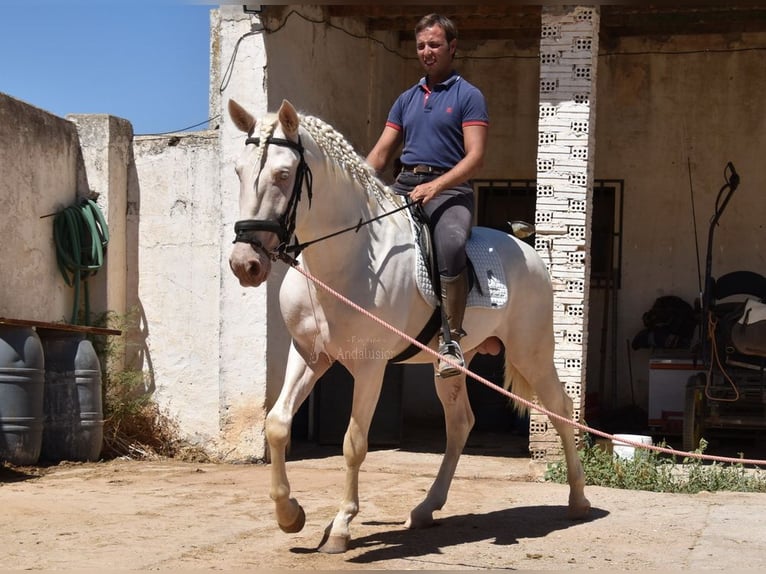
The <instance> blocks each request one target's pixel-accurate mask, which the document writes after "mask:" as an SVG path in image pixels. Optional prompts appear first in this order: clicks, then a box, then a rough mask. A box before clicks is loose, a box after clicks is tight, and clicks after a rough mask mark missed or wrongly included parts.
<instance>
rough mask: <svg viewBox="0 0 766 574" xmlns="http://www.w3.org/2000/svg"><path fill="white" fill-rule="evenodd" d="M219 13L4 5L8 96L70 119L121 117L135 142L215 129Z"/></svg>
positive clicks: (3, 77)
mask: <svg viewBox="0 0 766 574" xmlns="http://www.w3.org/2000/svg"><path fill="white" fill-rule="evenodd" d="M217 5H218V2H215V3H213V2H211V3H209V4H208V3H205V2H204V1H202V0H123V1H118V0H0V23H1V24H2V26H1V28H0V29H1V31H0V92H3V93H5V94H7V95H9V96H12V97H14V98H17V99H19V100H23V101H25V102H27V103H29V104H32V105H34V106H36V107H39V108H42V109H44V110H47V111H49V112H51V113H53V114H55V115H57V116H61V117H64V116H66V115H67V114H70V113H77V114H79V113H85V114H90V113H94V114H111V115H114V116H118V117H121V118H124V119H126V120H129V121H130V122H131V123H132V124H133V131H134V133H136V134H147V133H162V132H168V131H177V130H182V129H185V128H187V127H189V126H192V125H195V124H199V123H201V122H206V120H207V119H208V116H209V112H208V86H209V77H210V72H209V65H210V55H209V52H210V47H209V41H210V40H209V39H210V29H209V28H210V10H211V9H213V8H215V7H217ZM206 127H207V126H206V124H203V125H201V126H199V127H197V128H194V129H205V128H206Z"/></svg>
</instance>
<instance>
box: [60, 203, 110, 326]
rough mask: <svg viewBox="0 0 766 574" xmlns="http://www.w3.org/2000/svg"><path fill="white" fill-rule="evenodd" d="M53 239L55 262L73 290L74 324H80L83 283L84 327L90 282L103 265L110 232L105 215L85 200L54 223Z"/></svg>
mask: <svg viewBox="0 0 766 574" xmlns="http://www.w3.org/2000/svg"><path fill="white" fill-rule="evenodd" d="M53 238H54V241H55V243H56V262H57V263H58V267H59V271H61V275H62V277H64V281H66V284H67V285H69V286H70V287H74V303H73V305H72V320H71V323H72V324H73V325H76V324H77V323H78V320H77V319H78V310H79V307H80V287H81V284H82V283H84V285H85V286H84V292H85V313H84V318H85V324H88V322H89V321H90V294H89V292H88V279H89V278H90V277H92V276H93V275H95V274H96V273H97V272H98V270H99V269H101V266H102V265H103V264H104V254H105V252H106V245H107V243H109V229H108V228H107V225H106V220H105V219H104V215H103V213H101V210H100V209H99V207H98V205H96V202H95V201H92V200H90V199H84V200H82V201H81V202H80V203H78V204H77V205H72V206H70V207H67V208H66V209H64V210H63V211H60V212H58V213H57V214H56V217H55V218H54V219H53Z"/></svg>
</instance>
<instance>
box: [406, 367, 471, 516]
mask: <svg viewBox="0 0 766 574" xmlns="http://www.w3.org/2000/svg"><path fill="white" fill-rule="evenodd" d="M472 357H473V355H472V354H471V355H466V357H465V364H466V365H468V364H470V361H471V358H472ZM434 378H435V384H436V394H437V396H438V397H439V400H440V401H441V403H442V407H443V408H444V423H445V426H446V433H447V444H446V447H445V450H444V457H443V458H442V462H441V465H440V466H439V472H438V473H437V475H436V479H435V480H434V482H433V484H432V485H431V488H430V489H428V494H426V497H425V498H424V499H423V501H422V502H421V503H420V504H418V505H417V506H416V507H415V508H413V509H412V511H411V512H410V516H409V518H408V519H407V522H406V523H405V527H406V528H425V527H427V526H431V525H432V524H433V521H434V519H433V513H434V511H436V510H441V508H442V507H443V506H444V503H445V502H447V494H448V493H449V489H450V486H451V484H452V479H453V477H454V476H455V470H456V469H457V463H458V460H460V455H461V454H462V453H463V448H464V447H465V443H466V441H467V440H468V435H469V434H470V432H471V429H472V428H473V424H474V421H475V419H474V415H473V411H472V410H471V403H470V401H469V400H468V393H467V391H466V386H465V375H464V374H462V373H461V374H459V375H457V376H454V377H450V378H448V379H442V378H440V377H438V376H435V377H434Z"/></svg>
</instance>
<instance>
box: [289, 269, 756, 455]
mask: <svg viewBox="0 0 766 574" xmlns="http://www.w3.org/2000/svg"><path fill="white" fill-rule="evenodd" d="M291 263H292V266H293V267H294V268H295V269H296V270H297V271H298V272H299V273H301V274H302V275H303V276H304V277H306V278H307V279H309V280H310V281H313V282H314V283H315V284H317V285H319V286H320V287H321V288H322V289H324V290H325V291H327V292H328V293H330V294H331V295H334V296H335V297H337V298H338V299H339V300H341V301H342V302H343V303H345V304H346V305H348V306H349V307H351V308H353V309H356V310H357V311H359V312H360V313H362V314H363V315H365V316H367V317H369V318H370V319H372V320H373V321H375V322H376V323H378V324H379V325H382V326H383V327H385V328H386V329H388V330H389V331H391V332H392V333H395V334H396V335H399V336H400V337H401V338H403V339H405V340H406V341H408V342H409V343H410V344H412V345H415V346H416V347H418V348H419V349H421V350H422V351H425V352H426V353H430V354H431V355H433V356H434V357H435V358H437V359H441V360H443V361H445V362H447V363H449V364H450V365H452V366H453V367H455V368H457V369H459V370H460V371H461V372H462V373H464V374H465V375H468V376H470V377H472V378H474V379H476V380H477V381H479V382H480V383H482V384H483V385H485V386H487V387H489V388H490V389H492V390H494V391H497V392H498V393H500V394H501V395H505V396H506V397H508V398H510V399H513V400H515V401H517V402H519V403H521V404H523V405H525V406H526V407H527V408H530V409H534V410H537V411H539V412H541V413H543V414H545V415H547V416H548V417H550V418H552V419H556V420H560V421H562V422H564V423H566V424H568V425H572V426H574V427H575V428H577V429H579V430H581V431H584V432H587V433H590V434H594V435H597V436H600V437H602V438H606V439H610V440H613V439H615V437H614V435H610V434H609V433H605V432H602V431H600V430H598V429H594V428H591V427H589V426H587V425H584V424H582V423H578V422H577V421H573V420H572V419H570V418H567V417H563V416H561V415H558V414H556V413H554V412H551V411H549V410H548V409H546V408H544V407H541V406H540V405H537V404H535V403H533V402H531V401H528V400H526V399H524V398H522V397H519V396H517V395H515V394H513V393H512V392H510V391H508V390H506V389H504V388H502V387H499V386H497V385H496V384H494V383H493V382H491V381H488V380H487V379H485V378H484V377H481V376H479V375H477V374H475V373H473V372H471V371H470V370H468V369H466V368H465V367H464V366H462V365H459V364H458V363H456V362H454V361H452V360H451V359H450V358H449V357H442V356H440V355H439V354H438V353H437V352H436V351H434V350H433V349H431V348H430V347H428V346H426V345H424V344H423V343H421V342H420V341H417V340H416V339H413V338H412V337H410V336H409V335H407V334H406V333H405V332H404V331H401V330H399V329H397V328H396V327H394V326H393V325H389V324H388V323H386V322H385V321H383V320H382V319H380V318H378V317H376V316H375V315H373V314H372V313H370V312H369V311H368V310H367V309H364V308H362V307H360V306H359V305H357V304H356V303H354V302H353V301H351V300H350V299H348V298H346V297H344V296H343V295H342V294H340V293H338V292H337V291H335V290H334V289H332V287H330V286H329V285H327V284H326V283H324V282H322V281H321V280H320V279H318V278H316V277H314V276H313V275H312V274H311V273H310V272H308V271H306V270H305V269H303V268H302V267H301V266H300V265H299V264H298V263H297V261H296V260H294V259H293V260H291ZM617 440H618V441H619V442H620V443H621V444H622V443H624V444H628V445H631V446H634V447H637V448H645V449H648V450H654V451H657V452H661V453H664V454H669V455H673V456H682V457H685V458H697V459H705V460H712V461H717V462H726V463H731V464H752V465H755V466H766V460H758V459H749V458H733V457H725V456H712V455H706V454H703V453H701V452H685V451H681V450H676V449H673V448H667V447H660V446H654V445H646V444H642V443H639V442H636V441H632V440H629V439H625V438H623V437H620V438H619V439H617Z"/></svg>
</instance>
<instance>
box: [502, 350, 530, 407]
mask: <svg viewBox="0 0 766 574" xmlns="http://www.w3.org/2000/svg"><path fill="white" fill-rule="evenodd" d="M509 354H510V353H506V354H505V377H504V383H503V388H505V390H506V391H510V392H512V393H513V394H514V395H516V396H518V397H521V398H522V399H525V400H527V401H530V402H532V400H533V399H534V398H535V392H534V390H533V389H532V385H530V384H529V381H527V379H526V378H525V377H524V375H522V374H521V373H520V372H519V370H518V369H517V368H516V366H515V365H514V364H513V363H512V362H511V361H510V360H509V359H508V355H509ZM513 407H514V409H515V410H516V412H517V413H519V414H520V415H522V416H523V415H526V414H527V412H528V411H529V407H528V406H527V405H525V404H523V403H521V402H519V401H513Z"/></svg>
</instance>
